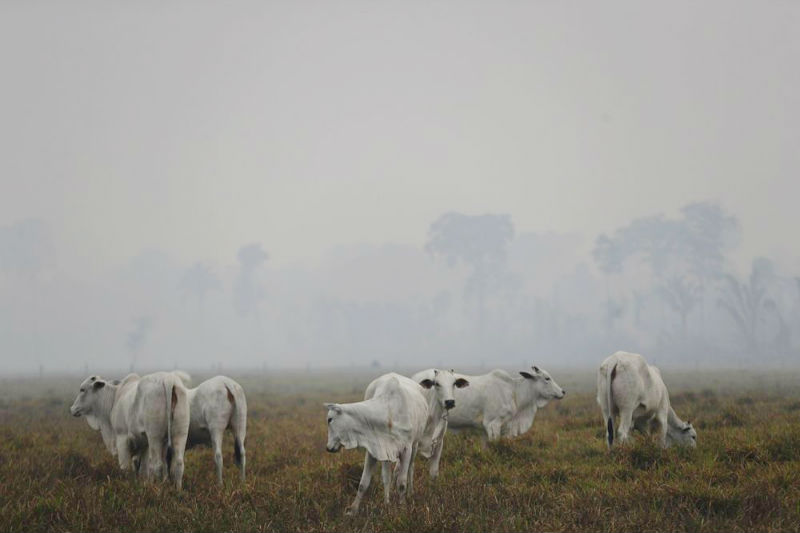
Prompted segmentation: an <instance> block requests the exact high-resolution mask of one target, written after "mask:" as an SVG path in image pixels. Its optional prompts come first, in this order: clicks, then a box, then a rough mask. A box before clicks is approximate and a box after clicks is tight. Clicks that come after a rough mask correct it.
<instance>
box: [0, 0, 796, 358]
mask: <svg viewBox="0 0 800 533" xmlns="http://www.w3.org/2000/svg"><path fill="white" fill-rule="evenodd" d="M798 28H800V5H798V4H797V3H795V2H790V1H786V2H781V1H774V2H768V3H763V2H730V1H724V2H704V3H702V4H697V3H694V2H681V1H679V2H672V3H670V5H669V8H667V7H662V6H653V5H645V4H642V3H640V2H620V1H612V2H603V3H602V4H600V3H591V2H574V3H563V2H526V3H517V2H492V3H486V2H447V1H441V2H425V3H422V2H420V3H408V2H402V3H401V2H394V3H389V2H380V3H372V2H352V1H345V2H336V3H330V2H252V3H251V2H237V3H235V4H233V5H231V4H226V5H222V4H216V3H210V2H209V3H197V2H192V3H188V2H187V3H181V2H170V3H167V4H163V3H132V4H116V3H107V2H70V3H63V2H38V3H28V2H4V3H2V4H0V64H2V65H3V90H2V92H0V116H2V117H3V120H2V122H0V156H1V157H0V363H2V368H0V372H3V373H36V372H45V373H47V372H63V371H68V372H73V373H83V372H88V371H95V370H96V369H103V370H107V371H112V372H119V373H122V372H126V371H128V370H131V369H132V370H143V369H152V368H173V367H182V368H188V369H199V370H203V371H206V370H214V371H219V370H220V369H222V371H224V370H225V369H243V368H250V369H260V370H265V369H266V370H270V369H278V368H286V367H293V368H311V369H315V368H327V367H348V366H357V367H364V366H373V367H376V368H377V367H380V368H384V369H390V368H399V367H404V368H407V367H417V366H418V367H427V366H432V365H445V366H448V367H470V368H476V367H477V368H480V367H484V368H489V367H493V366H517V365H523V364H526V365H529V364H532V363H536V364H540V365H543V366H545V367H547V366H550V367H559V368H566V367H587V366H595V365H596V364H599V362H600V361H601V360H602V359H603V357H605V356H606V355H608V354H610V353H612V352H614V351H616V350H620V349H622V350H627V351H635V352H639V353H642V354H644V355H645V356H647V357H648V359H650V360H651V361H655V362H656V363H657V364H659V365H663V366H671V367H676V368H677V367H683V368H700V367H703V368H715V367H720V368H722V367H724V368H750V367H753V366H758V365H761V366H763V365H767V366H770V367H775V368H781V367H797V366H798V365H799V364H800V248H798V245H797V242H798V241H797V236H796V235H797V228H798V227H799V226H800V211H799V210H798V209H797V208H796V205H797V202H798V197H800V195H799V194H798V193H800V176H799V175H798V170H800V151H798V150H797V140H798V139H800V69H798V68H797V65H800V31H797V30H798Z"/></svg>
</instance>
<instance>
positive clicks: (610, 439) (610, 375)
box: [606, 364, 617, 447]
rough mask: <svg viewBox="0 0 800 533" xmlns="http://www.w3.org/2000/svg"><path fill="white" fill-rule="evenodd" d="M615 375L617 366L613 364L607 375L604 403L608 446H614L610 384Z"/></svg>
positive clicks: (612, 404) (612, 405) (612, 401)
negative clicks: (606, 414)
mask: <svg viewBox="0 0 800 533" xmlns="http://www.w3.org/2000/svg"><path fill="white" fill-rule="evenodd" d="M616 375H617V365H616V364H614V367H613V368H612V369H611V372H609V373H608V376H607V379H606V384H607V389H608V390H607V394H608V396H607V397H606V402H607V405H608V420H607V421H606V429H607V431H608V446H609V447H611V445H613V444H614V396H613V394H612V393H611V382H612V381H614V378H615V377H616Z"/></svg>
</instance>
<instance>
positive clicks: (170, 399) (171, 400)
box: [164, 379, 178, 474]
mask: <svg viewBox="0 0 800 533" xmlns="http://www.w3.org/2000/svg"><path fill="white" fill-rule="evenodd" d="M164 393H165V395H166V396H165V398H166V400H167V405H166V407H167V474H169V472H170V470H171V467H172V456H173V454H174V450H173V448H172V411H173V409H175V404H176V403H177V402H178V397H177V396H176V395H175V382H174V380H172V379H165V380H164Z"/></svg>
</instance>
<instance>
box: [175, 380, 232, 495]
mask: <svg viewBox="0 0 800 533" xmlns="http://www.w3.org/2000/svg"><path fill="white" fill-rule="evenodd" d="M187 392H188V395H189V411H190V413H191V419H190V423H189V440H188V442H187V443H186V447H187V448H191V447H192V446H196V445H201V444H203V445H206V446H209V445H210V446H211V447H212V448H213V450H214V463H215V464H216V466H217V480H218V481H219V483H220V484H222V435H223V433H224V432H225V429H226V428H230V429H231V432H232V433H233V455H234V458H235V460H236V464H238V465H239V467H240V469H241V470H240V477H241V480H242V481H244V479H245V449H244V439H245V434H246V433H247V400H246V399H245V396H244V389H242V386H241V385H239V384H238V383H236V382H235V381H234V380H232V379H231V378H229V377H225V376H215V377H213V378H211V379H208V380H206V381H204V382H202V383H201V384H200V385H198V386H197V387H195V388H193V389H189V390H188V391H187Z"/></svg>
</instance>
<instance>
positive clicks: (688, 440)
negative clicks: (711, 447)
mask: <svg viewBox="0 0 800 533" xmlns="http://www.w3.org/2000/svg"><path fill="white" fill-rule="evenodd" d="M672 444H677V445H679V446H690V447H692V448H694V447H695V446H697V431H695V429H694V426H692V423H691V422H686V423H684V424H683V425H682V426H679V427H672V426H670V427H669V428H668V429H667V445H668V446H669V445H672Z"/></svg>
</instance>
